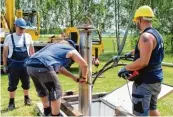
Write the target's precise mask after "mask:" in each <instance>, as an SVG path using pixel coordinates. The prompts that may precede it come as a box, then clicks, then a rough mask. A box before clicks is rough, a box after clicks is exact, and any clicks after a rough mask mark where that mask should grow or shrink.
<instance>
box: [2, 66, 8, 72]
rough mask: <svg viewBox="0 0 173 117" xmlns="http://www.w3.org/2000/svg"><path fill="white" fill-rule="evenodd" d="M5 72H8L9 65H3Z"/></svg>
mask: <svg viewBox="0 0 173 117" xmlns="http://www.w3.org/2000/svg"><path fill="white" fill-rule="evenodd" d="M3 72H4V73H8V66H7V65H4V66H3Z"/></svg>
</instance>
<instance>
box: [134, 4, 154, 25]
mask: <svg viewBox="0 0 173 117" xmlns="http://www.w3.org/2000/svg"><path fill="white" fill-rule="evenodd" d="M138 17H149V18H153V17H154V13H153V10H152V9H151V7H149V6H146V5H145V6H141V7H139V8H138V9H137V10H136V12H135V16H134V18H133V21H134V22H136V19H137V18H138Z"/></svg>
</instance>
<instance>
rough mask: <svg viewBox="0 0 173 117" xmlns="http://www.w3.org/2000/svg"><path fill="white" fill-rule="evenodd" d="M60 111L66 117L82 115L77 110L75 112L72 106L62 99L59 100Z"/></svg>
mask: <svg viewBox="0 0 173 117" xmlns="http://www.w3.org/2000/svg"><path fill="white" fill-rule="evenodd" d="M61 110H62V111H63V112H64V113H65V114H66V115H67V116H82V114H81V113H80V112H79V111H78V110H76V109H75V108H74V107H73V106H71V105H70V104H69V103H68V102H66V101H65V100H64V99H62V100H61Z"/></svg>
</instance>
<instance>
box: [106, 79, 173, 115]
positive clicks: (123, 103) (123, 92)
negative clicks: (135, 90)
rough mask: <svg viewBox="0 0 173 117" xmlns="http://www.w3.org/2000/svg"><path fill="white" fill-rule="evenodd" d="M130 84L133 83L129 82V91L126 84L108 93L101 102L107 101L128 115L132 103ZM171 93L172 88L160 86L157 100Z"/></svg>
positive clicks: (130, 111)
mask: <svg viewBox="0 0 173 117" xmlns="http://www.w3.org/2000/svg"><path fill="white" fill-rule="evenodd" d="M132 84H133V82H129V83H128V86H129V90H130V94H129V91H128V88H127V84H125V85H123V86H122V87H120V88H118V89H115V90H114V91H113V92H111V93H109V94H108V95H106V96H105V97H103V100H105V101H107V102H108V103H110V104H112V105H114V106H115V107H119V106H120V107H123V108H124V109H125V110H127V111H128V112H129V113H132V102H131V97H130V96H131V94H132ZM171 92H173V87H172V86H168V85H165V84H162V90H161V92H160V94H159V99H161V98H163V97H165V96H166V95H168V94H170V93H171Z"/></svg>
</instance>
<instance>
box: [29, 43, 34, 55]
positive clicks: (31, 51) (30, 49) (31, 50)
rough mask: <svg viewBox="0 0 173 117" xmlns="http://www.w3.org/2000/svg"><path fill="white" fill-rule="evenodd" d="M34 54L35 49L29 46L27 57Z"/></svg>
mask: <svg viewBox="0 0 173 117" xmlns="http://www.w3.org/2000/svg"><path fill="white" fill-rule="evenodd" d="M34 53H35V49H34V47H33V45H30V46H29V55H30V56H31V55H33V54H34Z"/></svg>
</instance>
